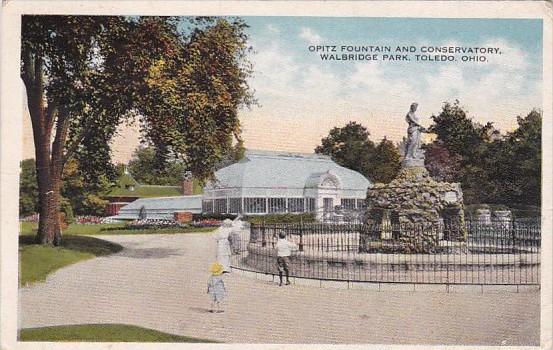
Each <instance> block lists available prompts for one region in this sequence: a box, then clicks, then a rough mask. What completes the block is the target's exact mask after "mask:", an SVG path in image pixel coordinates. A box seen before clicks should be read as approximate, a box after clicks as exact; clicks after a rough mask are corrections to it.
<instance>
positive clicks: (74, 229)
mask: <svg viewBox="0 0 553 350" xmlns="http://www.w3.org/2000/svg"><path fill="white" fill-rule="evenodd" d="M37 229H38V224H37V223H32V222H21V231H20V234H21V235H35V234H36V231H37ZM215 229H217V227H186V228H173V227H171V228H160V229H140V230H132V229H125V224H97V225H82V224H71V225H69V226H68V227H67V229H66V230H65V231H63V235H64V236H65V235H88V236H94V235H137V234H156V233H157V234H161V233H165V234H167V233H191V232H213V231H214V230H215Z"/></svg>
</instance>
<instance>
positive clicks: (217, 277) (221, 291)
mask: <svg viewBox="0 0 553 350" xmlns="http://www.w3.org/2000/svg"><path fill="white" fill-rule="evenodd" d="M224 271H225V268H224V267H223V265H221V264H220V263H218V262H216V263H213V264H211V266H210V267H209V272H211V276H210V277H209V280H208V281H207V293H208V294H210V295H211V308H210V309H209V312H223V310H222V309H221V308H220V303H221V302H222V301H223V300H224V299H225V298H226V296H227V289H226V288H225V282H224V281H223V272H224ZM214 306H217V310H216V311H215V309H214Z"/></svg>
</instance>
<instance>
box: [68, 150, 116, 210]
mask: <svg viewBox="0 0 553 350" xmlns="http://www.w3.org/2000/svg"><path fill="white" fill-rule="evenodd" d="M82 169H85V167H81V166H80V164H79V162H78V161H77V160H75V159H70V160H68V161H67V163H66V164H65V166H64V168H63V176H62V180H63V181H62V188H61V195H62V204H63V202H65V203H66V204H65V210H63V209H64V206H63V205H62V211H64V212H65V213H66V217H67V216H69V213H68V211H69V208H71V211H72V212H75V213H76V214H78V215H97V216H99V215H103V214H104V211H105V207H106V205H107V203H108V202H109V201H107V200H105V199H103V198H102V196H103V195H104V194H105V193H107V192H108V191H109V189H111V186H112V185H113V179H109V178H108V177H107V176H106V175H105V174H101V175H99V178H98V179H96V181H94V182H89V181H87V180H86V176H85V175H84V174H83V171H82Z"/></svg>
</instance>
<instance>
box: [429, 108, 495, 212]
mask: <svg viewBox="0 0 553 350" xmlns="http://www.w3.org/2000/svg"><path fill="white" fill-rule="evenodd" d="M467 114H468V112H467V111H466V110H465V109H464V108H463V107H462V106H461V105H460V103H459V101H458V100H456V101H455V102H454V103H453V104H451V103H449V102H446V103H444V105H443V107H442V111H441V112H440V114H439V115H437V116H432V120H433V124H432V125H431V126H430V128H429V131H430V132H433V133H435V134H436V135H437V138H436V140H435V141H434V143H433V145H430V146H428V147H427V148H428V150H429V151H430V152H429V153H430V154H429V158H428V159H427V161H426V162H427V164H429V165H431V171H432V172H433V173H434V174H435V175H438V177H440V176H445V177H448V178H449V180H450V181H456V182H460V183H461V186H462V188H463V195H464V199H465V202H467V203H481V202H482V201H485V200H486V196H487V194H488V193H489V192H488V191H487V186H489V181H488V172H487V171H486V169H485V163H486V158H487V157H488V151H489V147H490V145H491V144H492V143H493V142H494V140H496V139H497V137H498V135H497V134H498V132H497V131H496V130H495V129H494V127H493V124H491V123H487V124H485V125H479V124H477V123H475V122H473V121H472V120H471V119H470V118H469V117H468V116H467ZM440 158H441V159H440ZM448 162H450V164H449V166H448V164H447V163H448ZM457 169H458V171H457Z"/></svg>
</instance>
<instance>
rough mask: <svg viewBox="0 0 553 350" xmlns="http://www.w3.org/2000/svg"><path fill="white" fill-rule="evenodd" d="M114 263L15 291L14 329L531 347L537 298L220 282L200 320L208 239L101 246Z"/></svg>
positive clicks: (68, 271) (145, 238)
mask: <svg viewBox="0 0 553 350" xmlns="http://www.w3.org/2000/svg"><path fill="white" fill-rule="evenodd" d="M101 238H102V239H106V240H109V241H113V242H116V243H119V244H121V245H122V246H124V248H125V249H124V250H122V251H121V252H120V253H118V254H115V255H111V256H107V257H100V258H96V259H93V260H87V261H84V262H80V263H77V264H75V265H71V266H69V267H66V268H63V269H61V270H59V271H57V272H56V273H54V274H52V275H50V276H49V277H48V279H47V280H46V282H45V283H40V284H36V285H33V286H31V287H29V288H22V289H21V290H20V293H19V294H20V296H19V303H20V304H19V305H20V307H19V310H20V317H19V325H20V328H28V327H41V326H51V325H65V324H79V323H80V324H82V323H125V324H133V325H138V326H142V327H147V328H152V329H157V330H160V331H164V332H168V333H172V334H179V335H188V336H194V337H199V338H207V339H213V340H220V341H223V342H232V343H350V344H351V343H373V344H374V343H377V344H378V343H380V344H382V343H386V344H390V343H397V344H409V343H419V344H466V345H468V344H478V345H483V344H486V345H537V344H538V343H539V314H540V312H539V307H540V306H539V292H535V291H534V292H525V293H508V292H502V293H498V294H492V293H485V294H475V293H468V294H455V293H450V294H446V293H439V292H400V291H397V292H392V291H386V292H377V291H369V290H342V289H325V288H318V287H311V286H300V285H292V286H286V287H278V286H277V285H276V284H274V283H272V282H265V281H261V280H254V279H251V278H249V277H246V276H241V275H237V274H230V275H228V277H227V278H226V284H227V287H228V289H229V298H228V300H227V303H226V305H225V312H224V313H220V314H212V313H209V312H207V308H208V307H209V299H208V297H207V294H206V281H207V277H208V274H207V268H208V266H209V264H210V263H211V262H212V261H213V259H214V255H215V244H214V241H213V239H212V234H173V235H124V236H102V237H101Z"/></svg>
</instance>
